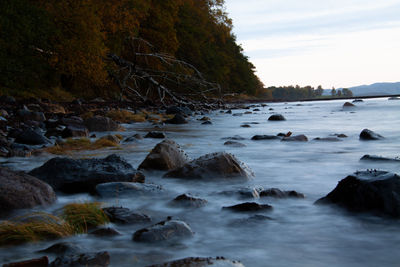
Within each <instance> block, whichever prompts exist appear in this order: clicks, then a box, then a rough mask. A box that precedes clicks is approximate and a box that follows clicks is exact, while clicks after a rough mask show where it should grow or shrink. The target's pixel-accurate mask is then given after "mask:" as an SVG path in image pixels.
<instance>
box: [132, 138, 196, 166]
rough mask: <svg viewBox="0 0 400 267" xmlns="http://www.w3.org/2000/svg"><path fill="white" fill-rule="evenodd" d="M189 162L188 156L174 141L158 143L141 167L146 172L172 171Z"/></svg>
mask: <svg viewBox="0 0 400 267" xmlns="http://www.w3.org/2000/svg"><path fill="white" fill-rule="evenodd" d="M188 161H189V158H188V156H187V155H186V154H185V152H184V151H183V150H182V149H181V148H180V147H179V145H178V144H177V143H175V142H174V141H173V140H169V139H167V140H164V141H162V142H161V143H158V144H157V145H156V146H155V147H154V148H153V150H152V151H151V152H150V153H149V154H148V155H147V157H146V158H145V160H144V161H143V162H142V163H141V164H140V165H139V169H145V170H163V171H167V170H172V169H175V168H179V167H182V166H183V165H185V164H186V163H187V162H188Z"/></svg>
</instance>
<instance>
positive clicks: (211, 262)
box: [147, 257, 244, 267]
mask: <svg viewBox="0 0 400 267" xmlns="http://www.w3.org/2000/svg"><path fill="white" fill-rule="evenodd" d="M177 266H182V267H183V266H184V267H207V266H215V267H216V266H218V267H244V265H243V264H242V263H241V262H239V261H232V260H228V259H225V258H224V257H216V258H195V257H190V258H184V259H180V260H175V261H170V262H165V263H161V264H155V265H151V266H147V267H177Z"/></svg>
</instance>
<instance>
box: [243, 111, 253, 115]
mask: <svg viewBox="0 0 400 267" xmlns="http://www.w3.org/2000/svg"><path fill="white" fill-rule="evenodd" d="M244 114H245V115H249V114H253V112H251V111H246V112H245V113H244Z"/></svg>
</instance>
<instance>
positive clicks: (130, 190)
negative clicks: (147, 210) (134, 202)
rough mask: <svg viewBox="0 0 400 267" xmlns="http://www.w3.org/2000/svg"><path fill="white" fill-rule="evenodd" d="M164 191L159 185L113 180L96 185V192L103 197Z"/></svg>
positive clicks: (150, 193)
mask: <svg viewBox="0 0 400 267" xmlns="http://www.w3.org/2000/svg"><path fill="white" fill-rule="evenodd" d="M162 191H163V188H162V187H161V186H159V185H154V184H144V183H130V182H111V183H102V184H98V185H96V193H97V194H98V195H99V196H101V197H103V198H118V197H141V196H154V195H157V194H159V193H161V192H162Z"/></svg>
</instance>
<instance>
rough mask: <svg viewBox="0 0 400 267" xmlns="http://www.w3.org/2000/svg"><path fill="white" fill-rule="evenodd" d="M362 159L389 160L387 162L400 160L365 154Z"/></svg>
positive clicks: (398, 159) (399, 160)
mask: <svg viewBox="0 0 400 267" xmlns="http://www.w3.org/2000/svg"><path fill="white" fill-rule="evenodd" d="M360 160H371V161H387V162H400V158H386V157H382V156H376V155H364V156H362V158H361V159H360Z"/></svg>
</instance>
